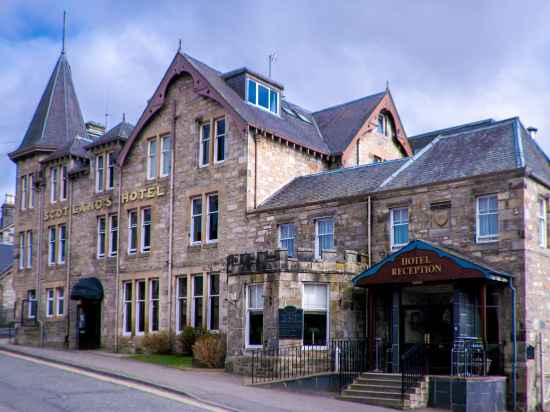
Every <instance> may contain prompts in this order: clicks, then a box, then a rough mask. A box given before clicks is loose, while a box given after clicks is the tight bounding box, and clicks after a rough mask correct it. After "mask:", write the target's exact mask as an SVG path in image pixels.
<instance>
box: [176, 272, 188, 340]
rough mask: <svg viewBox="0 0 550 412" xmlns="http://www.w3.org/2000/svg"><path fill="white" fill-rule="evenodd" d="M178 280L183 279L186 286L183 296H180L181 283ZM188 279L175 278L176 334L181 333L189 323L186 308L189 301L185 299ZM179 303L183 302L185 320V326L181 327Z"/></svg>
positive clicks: (181, 276)
mask: <svg viewBox="0 0 550 412" xmlns="http://www.w3.org/2000/svg"><path fill="white" fill-rule="evenodd" d="M180 279H183V280H184V282H185V284H186V287H185V295H183V294H182V291H181V286H180V285H181V282H180ZM188 282H189V277H188V276H187V275H180V276H177V277H176V332H178V333H180V332H183V329H184V328H185V327H186V326H187V324H188V323H189V322H188V321H189V319H187V308H188V305H189V299H188V297H187V291H188V290H189V283H188ZM180 301H185V318H186V322H185V325H183V327H180V323H181V315H182V313H181V309H180Z"/></svg>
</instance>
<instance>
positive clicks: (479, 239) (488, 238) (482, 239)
mask: <svg viewBox="0 0 550 412" xmlns="http://www.w3.org/2000/svg"><path fill="white" fill-rule="evenodd" d="M491 197H494V198H495V199H496V202H497V209H496V211H495V212H491V213H484V215H496V217H497V233H496V234H494V235H484V236H482V235H481V234H480V233H479V232H480V229H481V224H480V221H481V214H480V210H479V203H480V201H481V199H487V198H491ZM498 218H499V209H498V197H497V195H496V194H489V195H483V196H478V197H477V198H476V243H492V242H498V238H499V233H500V223H499V221H498Z"/></svg>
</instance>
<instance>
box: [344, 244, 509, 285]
mask: <svg viewBox="0 0 550 412" xmlns="http://www.w3.org/2000/svg"><path fill="white" fill-rule="evenodd" d="M511 277H513V276H512V275H511V274H509V273H506V272H503V271H501V270H498V269H494V268H491V267H489V266H487V265H485V264H483V263H480V262H476V261H474V260H473V259H471V258H468V257H466V256H464V255H461V254H459V253H457V252H455V251H451V250H449V249H447V248H444V247H441V246H438V245H435V244H432V243H429V242H426V241H423V240H413V241H411V242H410V243H408V244H407V245H406V246H404V247H403V248H401V249H399V250H398V251H396V252H394V253H392V254H390V255H388V256H387V257H386V258H384V259H382V260H381V261H380V262H378V263H377V264H375V265H373V266H372V267H370V268H369V269H366V270H365V271H363V272H362V273H360V274H359V275H357V276H355V277H354V278H353V281H352V282H353V285H354V286H369V285H374V284H384V283H411V282H412V283H414V282H426V281H428V282H429V281H442V280H460V279H471V278H484V279H490V280H495V281H500V282H508V280H509V279H510V278H511Z"/></svg>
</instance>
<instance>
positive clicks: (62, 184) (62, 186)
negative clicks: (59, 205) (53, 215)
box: [59, 165, 68, 202]
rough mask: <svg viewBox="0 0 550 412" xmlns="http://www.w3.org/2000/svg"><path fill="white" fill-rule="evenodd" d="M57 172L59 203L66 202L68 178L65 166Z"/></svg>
mask: <svg viewBox="0 0 550 412" xmlns="http://www.w3.org/2000/svg"><path fill="white" fill-rule="evenodd" d="M59 171H60V175H61V176H60V177H59V200H60V201H61V202H63V201H65V200H67V195H68V188H67V183H68V176H67V166H65V165H62V166H60V167H59Z"/></svg>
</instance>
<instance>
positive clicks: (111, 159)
mask: <svg viewBox="0 0 550 412" xmlns="http://www.w3.org/2000/svg"><path fill="white" fill-rule="evenodd" d="M115 167H116V157H115V153H114V152H109V153H107V179H106V181H107V184H106V187H107V190H113V189H114V187H115Z"/></svg>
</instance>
